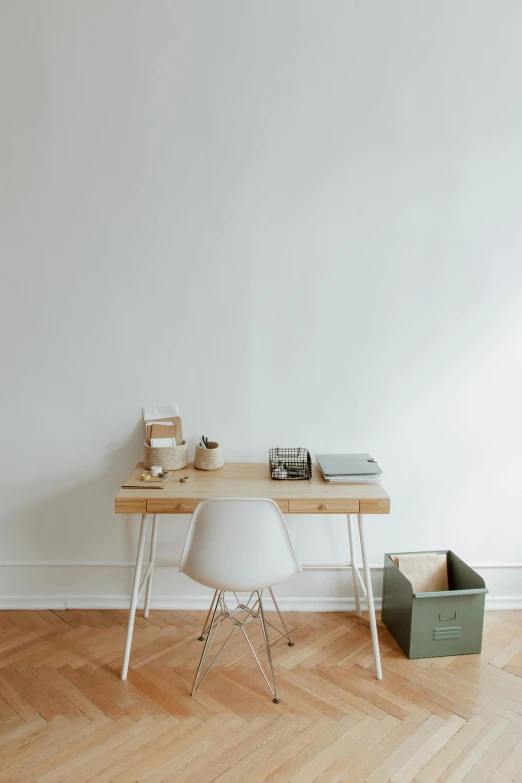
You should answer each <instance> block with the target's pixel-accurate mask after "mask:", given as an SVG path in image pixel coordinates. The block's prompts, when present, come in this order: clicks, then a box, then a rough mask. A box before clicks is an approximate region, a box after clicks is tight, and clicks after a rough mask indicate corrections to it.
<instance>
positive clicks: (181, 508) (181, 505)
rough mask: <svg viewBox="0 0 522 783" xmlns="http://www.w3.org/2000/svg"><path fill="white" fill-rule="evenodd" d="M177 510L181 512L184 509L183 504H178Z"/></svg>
mask: <svg viewBox="0 0 522 783" xmlns="http://www.w3.org/2000/svg"><path fill="white" fill-rule="evenodd" d="M178 508H179V510H180V511H183V509H184V508H185V504H184V503H180V504H179V506H178Z"/></svg>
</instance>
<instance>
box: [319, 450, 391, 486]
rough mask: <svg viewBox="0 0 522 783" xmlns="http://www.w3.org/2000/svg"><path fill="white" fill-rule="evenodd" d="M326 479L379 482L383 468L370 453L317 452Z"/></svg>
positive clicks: (339, 482) (338, 482) (348, 481)
mask: <svg viewBox="0 0 522 783" xmlns="http://www.w3.org/2000/svg"><path fill="white" fill-rule="evenodd" d="M315 458H316V460H317V464H318V465H319V467H320V468H321V472H322V474H323V476H324V477H325V479H326V481H329V482H331V483H337V484H378V483H379V481H382V477H383V474H382V470H381V469H380V467H379V466H378V464H377V463H376V461H375V460H374V459H373V457H370V455H369V454H316V455H315Z"/></svg>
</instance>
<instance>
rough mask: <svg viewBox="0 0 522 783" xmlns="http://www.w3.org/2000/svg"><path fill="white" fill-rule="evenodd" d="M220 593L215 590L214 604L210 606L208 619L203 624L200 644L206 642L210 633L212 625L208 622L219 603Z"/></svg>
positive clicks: (199, 639)
mask: <svg viewBox="0 0 522 783" xmlns="http://www.w3.org/2000/svg"><path fill="white" fill-rule="evenodd" d="M218 593H219V590H215V591H214V597H213V599H212V603H211V604H210V609H209V610H208V614H207V619H206V620H205V622H204V623H203V630H202V631H201V636H200V637H199V638H198V641H199V642H204V641H205V636H206V635H207V633H208V632H209V631H210V625H211V623H210V624H209V622H208V621H209V619H210V615H211V614H212V610H213V608H214V603H215V602H216V601H217V597H218Z"/></svg>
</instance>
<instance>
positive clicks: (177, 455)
mask: <svg viewBox="0 0 522 783" xmlns="http://www.w3.org/2000/svg"><path fill="white" fill-rule="evenodd" d="M143 464H144V466H145V467H146V468H147V469H148V470H150V468H151V467H152V466H153V465H161V467H162V468H163V470H181V468H186V467H187V465H188V448H187V441H186V440H184V441H183V442H182V443H180V445H179V446H160V447H156V446H148V445H147V444H146V443H145V455H144V459H143Z"/></svg>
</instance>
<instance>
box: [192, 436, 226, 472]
mask: <svg viewBox="0 0 522 783" xmlns="http://www.w3.org/2000/svg"><path fill="white" fill-rule="evenodd" d="M208 445H209V448H208V449H203V448H201V446H196V453H195V454H194V467H195V468H198V470H217V469H218V468H222V467H223V465H224V464H225V460H224V459H223V453H222V451H221V446H220V445H219V443H215V441H210V442H209V444H208Z"/></svg>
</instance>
